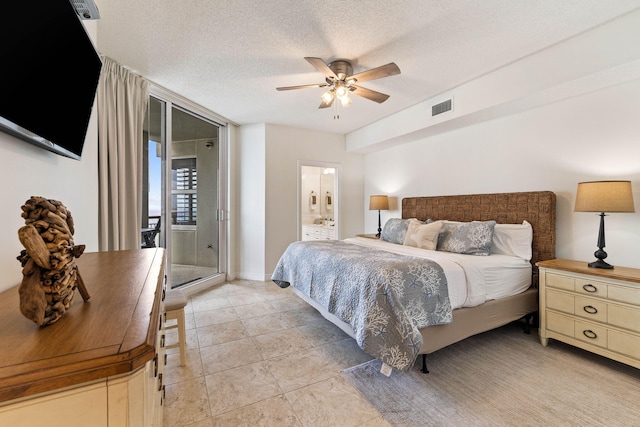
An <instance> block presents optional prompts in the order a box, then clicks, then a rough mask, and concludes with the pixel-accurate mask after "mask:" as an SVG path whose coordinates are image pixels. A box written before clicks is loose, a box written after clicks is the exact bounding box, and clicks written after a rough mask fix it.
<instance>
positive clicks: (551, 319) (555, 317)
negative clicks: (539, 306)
mask: <svg viewBox="0 0 640 427" xmlns="http://www.w3.org/2000/svg"><path fill="white" fill-rule="evenodd" d="M546 320H547V329H548V330H550V331H554V332H557V333H559V334H562V335H566V336H568V337H573V336H574V331H575V321H574V320H573V318H572V317H567V316H563V315H561V314H558V313H554V312H552V311H547V312H546Z"/></svg>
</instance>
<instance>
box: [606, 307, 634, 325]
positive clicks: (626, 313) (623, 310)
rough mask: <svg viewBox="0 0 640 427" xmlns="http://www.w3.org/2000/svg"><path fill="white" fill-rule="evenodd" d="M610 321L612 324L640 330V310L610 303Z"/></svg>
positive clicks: (608, 316)
mask: <svg viewBox="0 0 640 427" xmlns="http://www.w3.org/2000/svg"><path fill="white" fill-rule="evenodd" d="M607 320H608V323H609V324H610V325H612V326H617V327H619V328H623V329H628V330H630V331H633V332H640V310H638V309H637V308H632V307H626V306H622V305H617V304H609V307H608V315H607Z"/></svg>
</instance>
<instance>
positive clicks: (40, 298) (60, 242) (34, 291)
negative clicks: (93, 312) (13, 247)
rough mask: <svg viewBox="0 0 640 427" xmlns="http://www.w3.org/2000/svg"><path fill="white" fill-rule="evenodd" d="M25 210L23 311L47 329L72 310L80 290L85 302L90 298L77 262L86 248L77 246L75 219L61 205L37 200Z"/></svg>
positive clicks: (21, 232)
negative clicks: (70, 308) (74, 299)
mask: <svg viewBox="0 0 640 427" xmlns="http://www.w3.org/2000/svg"><path fill="white" fill-rule="evenodd" d="M21 208H22V217H23V218H24V220H25V221H24V222H25V224H26V225H25V226H24V227H21V228H20V229H19V230H18V238H19V239H20V243H22V246H24V247H25V249H24V250H22V251H21V252H20V256H18V261H20V263H21V264H22V276H23V277H22V283H21V284H20V288H19V294H20V311H21V312H22V314H23V315H24V316H25V317H26V318H28V319H30V320H33V321H34V322H35V323H36V324H38V325H39V326H46V325H49V324H51V323H54V322H56V321H58V320H59V319H60V317H62V315H63V314H64V313H65V311H66V310H67V309H68V308H69V307H70V306H71V302H72V301H73V296H74V294H75V290H76V288H77V289H78V291H79V292H80V295H81V296H82V298H83V300H84V301H87V300H88V299H89V298H90V297H89V293H88V292H87V288H86V287H85V284H84V282H83V281H82V277H81V276H80V272H79V271H78V266H77V265H76V261H75V258H78V257H79V256H80V255H82V253H83V252H84V249H85V245H74V243H73V234H74V226H73V217H72V216H71V212H70V211H69V210H68V209H67V208H66V207H65V206H64V205H63V204H62V203H61V202H59V201H57V200H51V199H45V198H44V197H36V196H33V197H31V198H30V199H29V200H27V201H26V202H25V204H24V205H23V206H21Z"/></svg>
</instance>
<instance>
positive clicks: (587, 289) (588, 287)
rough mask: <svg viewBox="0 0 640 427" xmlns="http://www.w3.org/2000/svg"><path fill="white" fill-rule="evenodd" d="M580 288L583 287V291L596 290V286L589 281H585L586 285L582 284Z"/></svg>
mask: <svg viewBox="0 0 640 427" xmlns="http://www.w3.org/2000/svg"><path fill="white" fill-rule="evenodd" d="M582 289H584V290H585V292H598V288H596V287H595V286H593V285H592V284H591V283H587V284H586V285H582Z"/></svg>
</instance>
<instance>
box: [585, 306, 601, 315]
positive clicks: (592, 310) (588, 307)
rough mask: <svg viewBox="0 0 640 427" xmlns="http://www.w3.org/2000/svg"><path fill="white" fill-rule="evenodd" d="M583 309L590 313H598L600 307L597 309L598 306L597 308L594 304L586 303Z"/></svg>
mask: <svg viewBox="0 0 640 427" xmlns="http://www.w3.org/2000/svg"><path fill="white" fill-rule="evenodd" d="M583 310H584V311H586V312H587V313H589V314H596V313H597V312H598V309H597V308H595V307H594V306H592V305H585V306H584V307H583Z"/></svg>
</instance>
